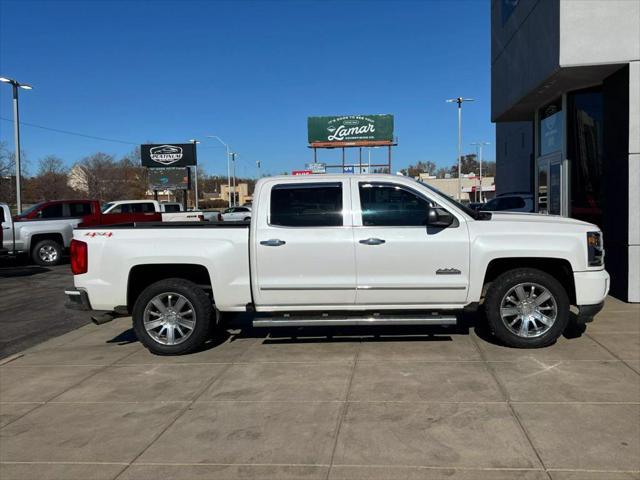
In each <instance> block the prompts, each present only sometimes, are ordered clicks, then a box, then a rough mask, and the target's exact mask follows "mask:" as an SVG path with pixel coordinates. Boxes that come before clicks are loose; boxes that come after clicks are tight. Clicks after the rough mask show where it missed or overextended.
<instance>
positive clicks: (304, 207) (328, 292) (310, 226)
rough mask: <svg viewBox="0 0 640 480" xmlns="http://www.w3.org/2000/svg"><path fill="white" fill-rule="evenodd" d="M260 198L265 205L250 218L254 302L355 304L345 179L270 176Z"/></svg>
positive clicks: (350, 229)
mask: <svg viewBox="0 0 640 480" xmlns="http://www.w3.org/2000/svg"><path fill="white" fill-rule="evenodd" d="M258 201H259V202H260V205H261V207H260V208H261V209H262V208H264V209H265V210H267V211H266V212H265V213H266V214H264V213H259V214H258V215H257V216H256V218H254V226H255V228H254V229H253V231H252V258H253V259H254V263H253V265H252V267H253V268H252V269H253V272H252V282H253V285H252V287H253V295H254V298H255V299H256V304H257V305H258V306H261V307H264V306H276V307H278V306H280V307H287V306H292V305H304V306H305V307H306V308H307V309H312V308H314V307H317V308H322V307H326V306H330V305H333V306H338V307H339V306H341V305H353V304H354V302H355V296H356V290H355V286H356V285H355V283H356V269H355V251H354V245H353V233H352V228H351V225H352V219H351V211H350V208H349V205H350V185H349V182H348V181H347V180H338V181H321V180H319V181H318V182H314V183H308V182H300V183H295V182H290V181H281V182H277V181H273V182H272V183H270V184H267V185H265V187H264V188H263V189H262V192H261V196H260V199H259V200H258ZM260 212H262V210H260Z"/></svg>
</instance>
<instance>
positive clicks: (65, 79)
mask: <svg viewBox="0 0 640 480" xmlns="http://www.w3.org/2000/svg"><path fill="white" fill-rule="evenodd" d="M489 13H490V6H489V2H488V1H485V0H472V1H465V0H448V1H429V0H423V1H408V2H402V1H375V0H374V1H358V2H353V1H351V2H347V1H338V0H328V1H294V0H289V1H281V2H270V1H257V0H256V1H251V2H241V1H231V2H216V1H179V2H174V1H152V0H149V1H117V0H112V1H104V2H102V1H79V0H77V1H69V2H62V1H55V2H54V1H44V2H41V1H29V0H21V1H14V0H0V75H1V76H8V77H12V78H16V79H17V80H19V81H22V82H26V83H31V84H33V86H34V90H32V91H29V92H26V91H21V96H20V99H21V102H20V105H21V121H23V122H27V123H33V124H37V125H42V126H46V127H51V128H56V129H62V130H68V131H73V132H78V133H83V134H87V135H94V136H99V137H107V138H111V139H116V140H122V141H124V142H131V143H132V144H137V143H143V142H146V141H155V142H179V141H185V140H188V139H190V138H194V137H195V138H199V139H202V138H204V136H205V135H208V134H213V135H219V136H220V137H221V138H223V139H224V140H225V141H226V142H228V143H229V144H230V145H231V147H232V148H233V149H234V150H235V151H237V152H238V154H239V156H240V158H239V159H238V174H239V175H248V176H249V175H251V176H252V175H254V174H255V161H256V160H261V161H262V166H263V171H265V172H269V173H280V172H282V171H285V170H292V169H298V168H302V167H303V166H304V163H305V162H308V161H310V160H311V158H312V153H311V151H310V150H309V149H308V148H307V147H306V141H307V134H306V117H307V116H309V115H332V114H360V113H362V114H367V113H368V114H371V113H392V114H394V115H395V134H396V135H397V136H398V139H399V146H398V147H396V148H395V150H394V165H393V167H394V170H396V169H399V168H402V167H404V166H406V165H407V164H409V163H414V162H416V161H419V160H431V161H434V162H436V163H437V164H438V165H439V166H444V165H449V164H452V163H453V162H454V161H455V158H456V122H457V120H456V111H455V107H454V105H452V104H447V103H445V102H444V100H445V99H446V98H449V97H456V96H459V95H461V96H465V97H473V98H475V99H476V101H475V102H474V103H470V104H466V105H465V107H464V118H463V143H464V148H465V150H468V151H469V152H472V151H474V147H472V146H470V145H469V143H470V142H472V141H476V140H486V141H491V142H492V143H494V136H495V133H494V132H495V129H494V126H493V125H492V124H491V122H490V38H489V37H490V24H489V23H490V19H489ZM0 117H2V118H8V119H11V118H12V112H11V89H10V88H9V87H8V86H6V85H0ZM21 131H22V147H23V150H24V151H25V152H26V154H27V156H28V159H29V169H30V170H31V171H34V170H35V169H36V166H37V160H38V159H39V158H41V157H42V156H44V155H46V154H55V155H58V156H60V157H62V158H63V159H64V160H65V162H67V163H68V164H72V163H73V162H76V161H78V160H80V159H81V158H82V157H84V156H86V155H89V154H91V153H94V152H97V151H102V152H106V153H110V154H113V155H116V156H121V155H123V154H125V153H126V152H128V151H130V150H131V149H132V148H133V147H134V145H128V144H124V143H115V142H107V141H101V140H92V139H87V138H82V137H77V136H71V135H64V134H60V133H54V132H50V131H45V130H41V129H37V128H34V127H29V126H24V127H23V128H22V130H21ZM0 139H1V140H4V141H7V142H8V146H9V147H10V148H11V149H13V134H12V124H11V122H7V121H4V120H0ZM211 142H213V141H211V140H210V141H208V142H204V143H203V144H201V145H200V146H199V149H198V158H199V161H200V163H201V165H202V166H203V167H204V169H205V170H206V171H207V172H208V173H224V172H226V163H225V153H224V149H222V148H218V146H217V145H215V144H214V143H211ZM494 151H495V149H494V147H493V146H491V147H490V148H487V149H486V150H485V159H486V160H493V159H494V158H495V153H494ZM351 155H354V157H353V158H354V159H355V156H356V155H357V152H356V150H355V149H353V151H352V153H351ZM376 155H380V156H382V155H384V152H383V151H382V150H378V151H377V152H374V158H375V157H376ZM319 157H320V160H322V161H337V160H338V159H339V152H338V151H337V150H332V151H327V150H325V151H320V153H319Z"/></svg>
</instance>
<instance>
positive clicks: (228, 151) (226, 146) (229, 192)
mask: <svg viewBox="0 0 640 480" xmlns="http://www.w3.org/2000/svg"><path fill="white" fill-rule="evenodd" d="M206 137H207V138H215V139H216V140H218V141H219V142H220V143H221V144H222V145H224V147H225V148H226V149H227V194H228V195H229V207H231V151H230V150H229V145H227V144H226V143H224V142H223V141H222V139H221V138H220V137H219V136H217V135H207V136H206Z"/></svg>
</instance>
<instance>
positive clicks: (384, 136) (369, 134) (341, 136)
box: [307, 115, 393, 147]
mask: <svg viewBox="0 0 640 480" xmlns="http://www.w3.org/2000/svg"><path fill="white" fill-rule="evenodd" d="M307 133H308V139H309V144H310V145H311V146H317V147H330V146H337V147H340V146H366V145H390V144H392V143H393V115H343V116H339V117H337V116H333V117H308V118H307Z"/></svg>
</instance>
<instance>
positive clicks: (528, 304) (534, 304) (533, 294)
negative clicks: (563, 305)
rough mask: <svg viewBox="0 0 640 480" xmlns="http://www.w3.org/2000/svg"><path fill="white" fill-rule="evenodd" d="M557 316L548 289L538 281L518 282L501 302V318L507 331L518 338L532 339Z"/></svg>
mask: <svg viewBox="0 0 640 480" xmlns="http://www.w3.org/2000/svg"><path fill="white" fill-rule="evenodd" d="M557 316H558V305H557V303H556V299H555V298H554V297H553V295H552V294H551V292H550V291H549V290H547V289H546V288H545V287H543V286H542V285H538V284H537V283H520V284H518V285H516V286H515V287H513V288H512V289H510V290H509V291H508V292H507V293H506V295H505V296H504V297H502V301H501V302H500V317H501V318H502V323H504V325H505V327H507V328H508V329H509V331H510V332H511V333H513V334H515V335H517V336H519V337H523V338H534V337H539V336H541V335H544V334H545V333H547V332H548V331H549V329H550V328H551V327H552V326H553V324H554V323H555V321H556V317H557Z"/></svg>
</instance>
